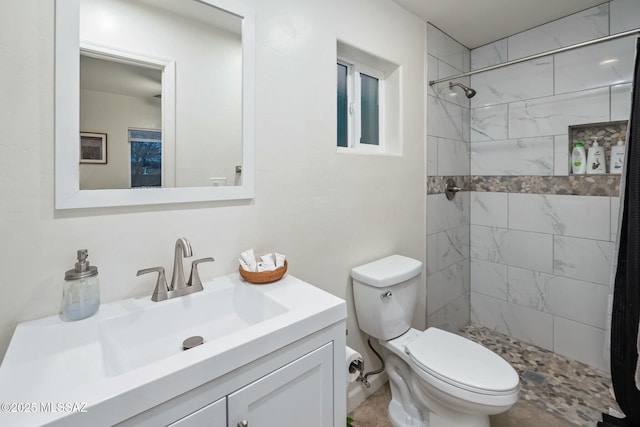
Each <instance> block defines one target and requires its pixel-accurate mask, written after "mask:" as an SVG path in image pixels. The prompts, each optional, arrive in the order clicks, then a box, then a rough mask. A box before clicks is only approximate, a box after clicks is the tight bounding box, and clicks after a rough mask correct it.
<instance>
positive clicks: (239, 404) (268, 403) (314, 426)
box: [227, 343, 333, 427]
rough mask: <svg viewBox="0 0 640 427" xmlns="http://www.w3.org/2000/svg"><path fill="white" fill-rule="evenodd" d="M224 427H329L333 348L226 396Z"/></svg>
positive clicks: (331, 401) (330, 347) (281, 369)
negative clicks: (225, 422)
mask: <svg viewBox="0 0 640 427" xmlns="http://www.w3.org/2000/svg"><path fill="white" fill-rule="evenodd" d="M227 402H228V415H229V425H228V427H282V426H305V427H327V426H332V425H333V344H332V343H329V344H326V345H324V346H322V347H320V348H318V349H317V350H314V351H312V352H311V353H309V354H307V355H305V356H303V357H301V358H300V359H297V360H294V361H293V362H291V363H289V364H288V365H285V366H283V367H282V368H280V369H278V370H276V371H274V372H272V373H270V374H269V375H267V376H265V377H263V378H261V379H259V380H257V381H255V382H253V383H251V384H249V385H247V386H246V387H243V388H241V389H240V390H238V391H236V392H235V393H233V394H230V395H229V396H227Z"/></svg>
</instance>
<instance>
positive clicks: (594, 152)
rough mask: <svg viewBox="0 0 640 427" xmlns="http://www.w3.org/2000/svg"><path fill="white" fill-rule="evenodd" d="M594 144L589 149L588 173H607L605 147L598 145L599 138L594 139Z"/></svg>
mask: <svg viewBox="0 0 640 427" xmlns="http://www.w3.org/2000/svg"><path fill="white" fill-rule="evenodd" d="M592 139H593V144H591V147H590V148H589V154H588V155H587V173H588V174H599V173H606V172H607V169H606V166H605V164H606V162H607V161H606V159H605V157H604V147H601V146H600V144H598V137H597V136H594V137H592Z"/></svg>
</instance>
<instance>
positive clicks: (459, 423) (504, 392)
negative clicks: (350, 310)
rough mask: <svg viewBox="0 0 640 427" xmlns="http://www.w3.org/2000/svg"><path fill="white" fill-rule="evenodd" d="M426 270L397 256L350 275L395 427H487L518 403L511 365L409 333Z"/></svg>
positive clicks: (438, 336) (467, 344)
mask: <svg viewBox="0 0 640 427" xmlns="http://www.w3.org/2000/svg"><path fill="white" fill-rule="evenodd" d="M421 271H422V263H421V262H420V261H417V260H415V259H411V258H408V257H405V256H401V255H392V256H389V257H387V258H383V259H380V260H378V261H374V262H371V263H369V264H365V265H361V266H359V267H356V268H354V269H353V270H352V271H351V277H352V278H353V295H354V301H355V307H356V317H357V319H358V325H359V326H360V329H361V330H362V331H363V332H364V333H366V334H367V335H369V336H371V337H373V338H376V339H378V342H379V343H380V345H381V346H382V348H383V359H384V362H385V368H386V371H387V374H388V375H389V384H390V386H391V402H390V403H389V418H390V420H391V422H392V423H393V425H394V426H396V427H409V426H411V427H489V415H493V414H499V413H501V412H504V411H506V410H508V409H509V408H511V406H513V405H514V404H515V403H516V402H517V401H518V394H519V378H518V374H517V373H516V371H515V370H514V369H513V367H512V366H511V365H509V363H507V361H505V360H504V359H503V358H501V357H500V356H498V355H497V354H495V353H494V352H492V351H490V350H489V349H487V348H485V347H483V346H481V345H480V344H477V343H475V342H473V341H470V340H468V339H466V338H464V337H461V336H459V335H456V334H453V333H450V332H447V331H444V330H441V329H438V328H433V327H432V328H428V329H427V330H426V331H419V330H417V329H414V328H412V327H411V321H412V320H413V315H414V312H415V305H416V300H417V296H418V285H419V283H420V280H419V276H420V273H421Z"/></svg>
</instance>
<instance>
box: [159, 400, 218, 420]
mask: <svg viewBox="0 0 640 427" xmlns="http://www.w3.org/2000/svg"><path fill="white" fill-rule="evenodd" d="M226 403H227V402H226V398H224V397H223V398H222V399H219V400H216V401H215V402H213V403H212V404H210V405H207V406H205V407H204V408H202V409H199V410H197V411H196V412H194V413H193V414H190V415H187V416H186V417H184V418H181V419H179V420H178V421H176V422H175V423H172V424H170V425H169V426H168V427H226V425H227V405H226Z"/></svg>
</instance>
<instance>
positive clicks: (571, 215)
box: [469, 0, 640, 370]
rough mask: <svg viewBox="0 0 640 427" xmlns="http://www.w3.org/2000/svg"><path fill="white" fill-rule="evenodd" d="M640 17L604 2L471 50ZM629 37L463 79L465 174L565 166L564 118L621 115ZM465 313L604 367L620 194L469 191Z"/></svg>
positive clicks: (508, 51) (567, 36) (535, 42)
mask: <svg viewBox="0 0 640 427" xmlns="http://www.w3.org/2000/svg"><path fill="white" fill-rule="evenodd" d="M639 27H640V2H639V1H637V0H612V1H610V2H608V3H604V4H602V5H600V6H597V7H594V8H591V9H587V10H585V11H582V12H579V13H576V14H574V15H571V16H568V17H566V18H563V19H560V20H557V21H553V22H550V23H547V24H545V25H542V26H540V27H536V28H533V29H531V30H528V31H525V32H523V33H519V34H516V35H513V36H511V37H508V38H506V39H503V40H499V41H497V42H495V43H491V44H489V45H486V46H482V47H480V48H477V49H474V50H473V51H472V52H471V67H472V69H479V68H482V67H485V66H489V65H494V64H498V63H501V62H506V61H509V60H513V59H516V58H521V57H525V56H527V55H531V54H534V53H538V52H543V51H547V50H551V49H555V48H558V47H562V46H568V45H571V44H574V43H578V42H582V41H586V40H590V39H594V38H599V37H602V36H606V35H609V34H615V33H618V32H621V31H626V30H630V29H635V28H639ZM635 39H636V37H635V36H630V37H626V38H623V39H618V40H614V41H610V42H607V43H602V44H599V45H594V46H590V47H586V48H581V49H576V50H572V51H568V52H564V53H560V54H557V55H554V56H552V57H544V58H540V59H537V60H533V61H528V62H524V63H520V64H517V65H512V66H509V67H504V68H501V69H497V70H494V71H488V72H485V73H480V74H476V75H474V76H472V77H471V87H473V88H474V89H475V90H476V91H477V93H478V94H477V95H476V97H474V98H473V99H472V100H471V112H470V125H471V134H470V174H471V175H472V176H473V178H474V179H480V180H482V178H483V176H484V177H485V178H486V179H492V178H489V177H490V176H491V177H493V178H495V177H496V176H502V177H504V176H512V177H514V179H517V178H515V177H520V178H521V177H522V176H523V175H527V176H539V177H545V176H546V177H547V178H545V179H551V176H554V175H555V176H567V175H568V174H569V148H568V138H567V133H568V126H569V125H576V124H585V123H597V122H607V121H613V120H627V119H628V116H629V109H630V89H631V81H632V73H633V61H634V54H635ZM469 205H470V241H469V246H470V256H471V262H470V276H471V297H470V300H471V320H472V321H474V322H476V323H480V324H481V325H483V326H486V327H490V328H493V329H495V330H497V331H499V332H502V333H505V334H508V335H511V336H513V337H515V338H519V339H522V340H524V341H528V342H531V343H533V344H536V345H538V346H541V347H544V348H547V349H549V350H552V351H554V352H556V353H559V354H562V355H565V356H568V357H571V358H573V359H577V360H579V361H581V362H585V363H587V364H589V365H592V366H595V367H597V368H600V369H604V370H608V367H607V365H606V364H605V362H604V358H603V343H604V339H605V338H604V337H605V322H606V306H607V298H608V294H609V277H610V270H611V262H612V253H613V249H614V242H615V234H616V230H617V217H618V208H619V199H618V198H617V197H608V196H574V195H555V194H522V193H516V192H501V193H498V192H472V193H471V199H470V202H469Z"/></svg>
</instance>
